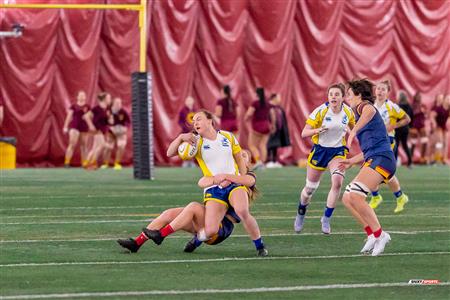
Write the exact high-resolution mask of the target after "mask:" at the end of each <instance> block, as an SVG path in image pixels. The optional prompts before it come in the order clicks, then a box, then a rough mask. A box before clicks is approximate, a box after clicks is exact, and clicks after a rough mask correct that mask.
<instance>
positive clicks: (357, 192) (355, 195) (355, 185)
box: [343, 181, 370, 202]
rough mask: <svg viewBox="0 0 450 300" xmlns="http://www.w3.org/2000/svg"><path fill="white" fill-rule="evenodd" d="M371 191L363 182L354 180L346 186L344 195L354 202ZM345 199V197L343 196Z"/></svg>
mask: <svg viewBox="0 0 450 300" xmlns="http://www.w3.org/2000/svg"><path fill="white" fill-rule="evenodd" d="M369 193H370V189H369V188H368V187H367V186H366V185H365V184H364V183H362V182H358V181H354V182H351V183H350V184H348V185H347V186H346V187H345V193H344V196H346V197H347V199H348V201H350V202H352V201H355V200H357V199H360V198H361V197H363V198H364V199H365V198H366V197H367V195H368V194H369ZM343 199H344V198H343Z"/></svg>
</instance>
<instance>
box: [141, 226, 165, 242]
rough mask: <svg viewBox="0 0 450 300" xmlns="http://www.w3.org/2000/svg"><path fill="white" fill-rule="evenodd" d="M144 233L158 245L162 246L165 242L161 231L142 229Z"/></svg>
mask: <svg viewBox="0 0 450 300" xmlns="http://www.w3.org/2000/svg"><path fill="white" fill-rule="evenodd" d="M142 232H143V233H144V234H145V235H146V236H147V237H148V238H149V239H151V240H152V241H153V242H155V244H156V245H161V243H162V242H163V241H164V238H163V237H162V236H161V232H159V230H151V229H148V228H142Z"/></svg>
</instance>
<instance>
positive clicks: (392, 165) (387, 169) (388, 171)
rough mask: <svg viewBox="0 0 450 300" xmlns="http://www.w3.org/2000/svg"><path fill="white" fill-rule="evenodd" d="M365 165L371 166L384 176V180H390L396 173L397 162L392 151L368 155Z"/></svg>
mask: <svg viewBox="0 0 450 300" xmlns="http://www.w3.org/2000/svg"><path fill="white" fill-rule="evenodd" d="M363 167H369V168H371V169H374V170H375V171H377V172H378V173H379V174H380V175H381V176H383V178H384V182H388V181H389V179H391V178H392V176H394V174H395V170H396V169H397V163H396V161H395V157H394V153H393V152H392V151H389V152H382V153H377V154H375V155H373V156H371V157H368V158H367V159H366V161H365V162H364V165H363Z"/></svg>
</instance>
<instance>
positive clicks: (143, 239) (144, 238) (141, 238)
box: [134, 232, 148, 246]
mask: <svg viewBox="0 0 450 300" xmlns="http://www.w3.org/2000/svg"><path fill="white" fill-rule="evenodd" d="M134 240H135V241H136V244H137V245H138V246H140V245H142V244H143V243H145V242H146V241H147V240H148V237H147V236H146V235H145V233H143V232H141V234H140V235H138V236H137V237H136V238H135V239H134Z"/></svg>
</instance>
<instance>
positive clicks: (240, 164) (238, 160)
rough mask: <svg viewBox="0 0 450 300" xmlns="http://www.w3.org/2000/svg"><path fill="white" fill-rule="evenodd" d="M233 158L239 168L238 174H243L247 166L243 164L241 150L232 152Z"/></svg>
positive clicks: (245, 172)
mask: <svg viewBox="0 0 450 300" xmlns="http://www.w3.org/2000/svg"><path fill="white" fill-rule="evenodd" d="M233 157H234V160H235V161H236V164H237V165H238V168H239V174H241V175H244V174H247V166H246V165H245V161H244V158H243V157H242V151H239V152H237V153H235V154H233Z"/></svg>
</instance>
